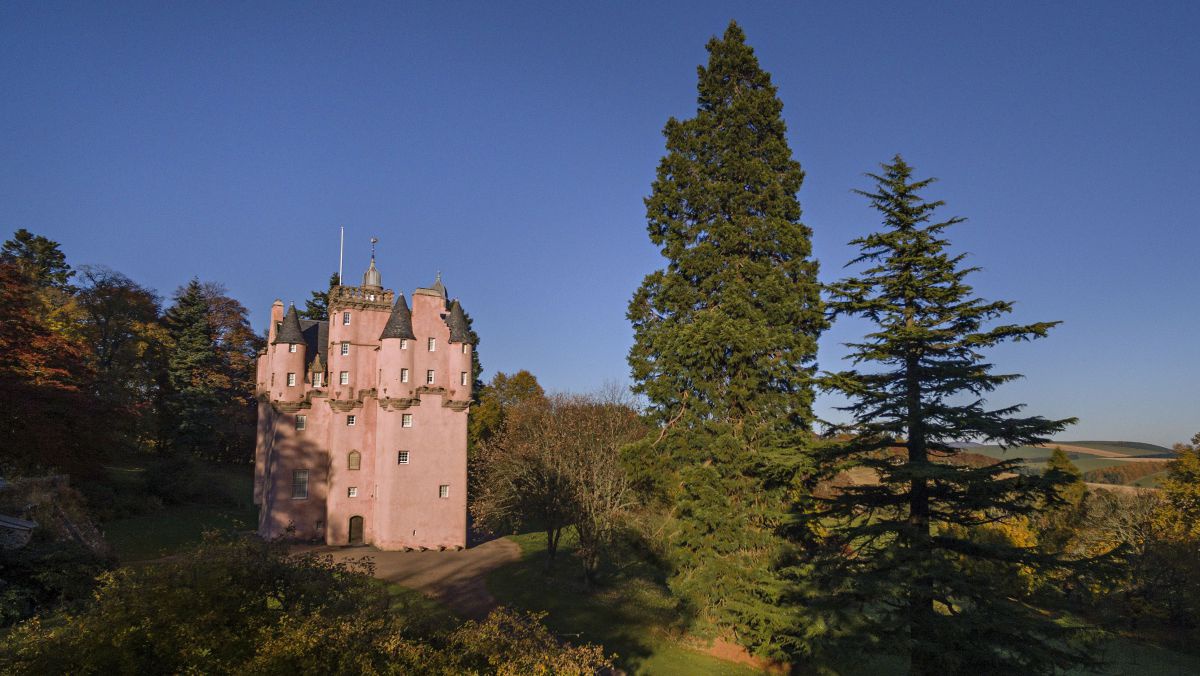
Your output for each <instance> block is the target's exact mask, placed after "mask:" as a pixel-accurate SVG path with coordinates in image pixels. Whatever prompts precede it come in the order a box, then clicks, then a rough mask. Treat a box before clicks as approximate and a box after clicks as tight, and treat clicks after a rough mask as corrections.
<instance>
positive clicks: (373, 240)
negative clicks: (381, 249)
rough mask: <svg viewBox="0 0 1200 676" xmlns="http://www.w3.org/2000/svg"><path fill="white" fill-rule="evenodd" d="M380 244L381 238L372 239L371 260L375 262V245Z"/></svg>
mask: <svg viewBox="0 0 1200 676" xmlns="http://www.w3.org/2000/svg"><path fill="white" fill-rule="evenodd" d="M378 242H379V238H378V237H372V238H371V259H372V260H374V259H375V245H376V244H377V243H378Z"/></svg>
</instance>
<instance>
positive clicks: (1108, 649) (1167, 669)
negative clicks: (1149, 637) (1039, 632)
mask: <svg viewBox="0 0 1200 676" xmlns="http://www.w3.org/2000/svg"><path fill="white" fill-rule="evenodd" d="M1101 658H1102V659H1103V660H1105V665H1104V666H1103V667H1102V668H1101V669H1100V671H1099V672H1092V671H1085V670H1083V669H1073V670H1071V671H1068V672H1067V673H1068V674H1072V675H1073V676H1084V674H1096V673H1099V674H1101V675H1102V676H1191V675H1192V674H1200V656H1197V655H1189V654H1186V653H1180V652H1175V651H1173V650H1167V649H1166V648H1160V647H1158V646H1155V645H1151V644H1148V643H1135V642H1134V641H1130V640H1127V639H1115V640H1112V641H1109V642H1108V643H1106V644H1105V645H1104V648H1103V654H1102V655H1101Z"/></svg>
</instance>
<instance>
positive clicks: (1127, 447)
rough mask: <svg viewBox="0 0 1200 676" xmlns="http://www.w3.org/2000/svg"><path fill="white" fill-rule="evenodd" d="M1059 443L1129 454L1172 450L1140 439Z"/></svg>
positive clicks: (1157, 452)
mask: <svg viewBox="0 0 1200 676" xmlns="http://www.w3.org/2000/svg"><path fill="white" fill-rule="evenodd" d="M1059 443H1062V444H1066V445H1069V446H1086V447H1088V448H1095V449H1098V450H1101V451H1112V452H1114V453H1128V454H1129V455H1156V454H1159V453H1170V452H1171V449H1169V448H1165V447H1163V446H1158V445H1155V444H1146V443H1142V442H1140V441H1061V442H1059Z"/></svg>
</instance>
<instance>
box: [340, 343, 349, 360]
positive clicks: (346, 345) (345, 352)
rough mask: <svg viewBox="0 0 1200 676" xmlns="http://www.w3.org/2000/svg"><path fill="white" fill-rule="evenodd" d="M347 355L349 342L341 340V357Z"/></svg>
mask: <svg viewBox="0 0 1200 676" xmlns="http://www.w3.org/2000/svg"><path fill="white" fill-rule="evenodd" d="M348 354H350V341H348V340H343V341H342V356H343V357H345V356H346V355H348Z"/></svg>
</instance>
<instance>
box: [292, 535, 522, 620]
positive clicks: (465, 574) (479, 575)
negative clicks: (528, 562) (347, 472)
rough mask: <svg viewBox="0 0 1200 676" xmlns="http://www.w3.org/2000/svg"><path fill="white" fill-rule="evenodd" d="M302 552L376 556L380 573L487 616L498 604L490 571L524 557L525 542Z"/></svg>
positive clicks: (469, 613)
mask: <svg viewBox="0 0 1200 676" xmlns="http://www.w3.org/2000/svg"><path fill="white" fill-rule="evenodd" d="M293 551H296V552H315V553H318V554H332V555H333V557H334V559H335V560H342V559H358V558H362V557H365V556H369V557H371V559H373V560H374V561H375V577H377V578H379V579H381V580H387V581H388V582H395V583H396V584H399V585H402V586H405V587H409V588H411V589H416V590H418V591H421V592H423V593H425V594H426V595H427V596H431V597H433V598H435V599H437V600H438V601H441V602H442V603H445V604H446V605H447V606H449V607H450V608H451V609H452V610H454V611H455V612H456V613H458V614H460V615H462V616H464V617H470V618H476V619H478V618H482V617H484V616H485V615H487V613H488V611H490V610H491V609H492V608H494V607H495V606H496V599H495V598H494V597H493V596H492V595H491V593H490V592H489V591H488V589H487V584H486V583H485V580H486V578H487V574H488V573H490V572H491V571H493V570H495V569H497V568H499V567H500V566H503V565H505V564H507V563H511V562H513V561H517V560H519V559H520V558H521V548H520V547H518V546H517V544H516V543H515V542H512V541H511V540H506V539H503V538H502V539H499V540H491V541H489V542H485V543H483V544H481V545H477V546H475V547H471V548H470V549H464V550H463V551H461V552H456V551H445V552H438V551H428V552H384V551H380V550H378V549H375V548H374V547H325V546H322V547H297V548H296V549H294V550H293Z"/></svg>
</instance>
